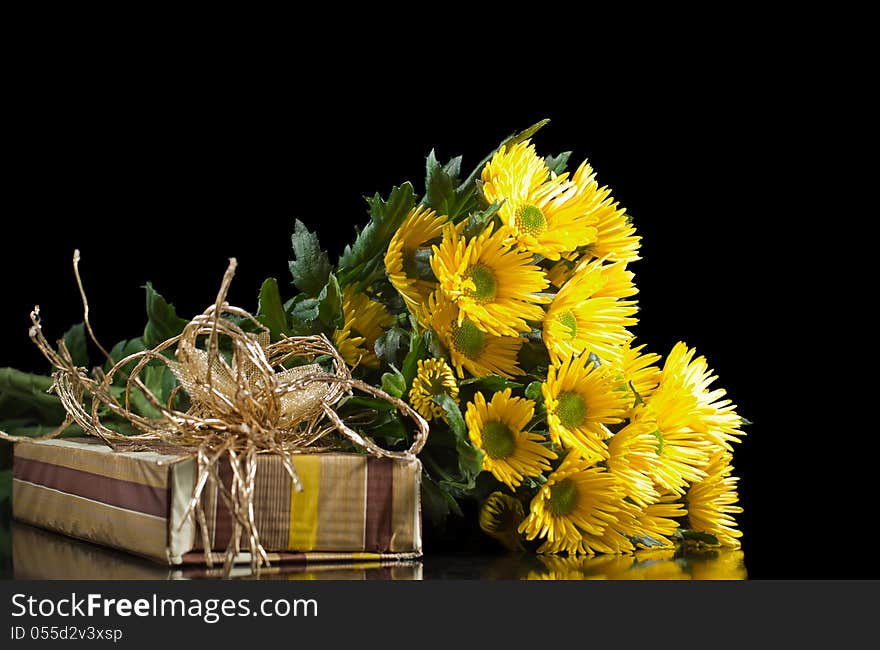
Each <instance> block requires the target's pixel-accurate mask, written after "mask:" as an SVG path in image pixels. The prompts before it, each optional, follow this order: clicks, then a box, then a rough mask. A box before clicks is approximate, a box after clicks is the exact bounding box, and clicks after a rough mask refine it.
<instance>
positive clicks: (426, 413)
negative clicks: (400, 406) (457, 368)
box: [409, 359, 458, 420]
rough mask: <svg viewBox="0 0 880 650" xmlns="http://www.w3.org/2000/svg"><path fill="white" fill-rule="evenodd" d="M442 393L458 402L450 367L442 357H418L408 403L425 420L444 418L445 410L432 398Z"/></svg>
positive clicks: (456, 389)
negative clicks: (416, 372) (416, 371)
mask: <svg viewBox="0 0 880 650" xmlns="http://www.w3.org/2000/svg"><path fill="white" fill-rule="evenodd" d="M443 394H446V395H449V396H450V397H451V398H452V399H453V400H455V401H456V402H458V384H456V383H455V375H453V374H452V368H450V367H449V366H448V365H447V363H446V362H445V361H444V360H443V359H426V360H422V359H420V360H419V366H418V374H417V375H416V378H415V379H413V383H412V389H411V390H410V391H409V403H410V404H412V407H413V408H414V409H415V410H417V411H418V412H419V413H420V414H421V415H422V416H423V417H424V418H425V419H426V420H431V419H433V418H438V417H439V418H443V419H444V420H445V419H446V412H445V411H444V410H443V407H442V406H440V405H439V404H437V403H436V402H435V401H434V399H433V398H434V397H435V396H436V395H443Z"/></svg>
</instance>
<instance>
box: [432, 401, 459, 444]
mask: <svg viewBox="0 0 880 650" xmlns="http://www.w3.org/2000/svg"><path fill="white" fill-rule="evenodd" d="M431 401H433V402H434V403H435V404H439V405H440V407H441V408H442V409H443V411H444V412H445V413H446V422H447V423H448V424H449V428H450V429H451V430H452V432H453V433H455V435H456V437H457V438H466V437H467V426H466V425H465V423H464V418H463V417H462V416H461V410H460V409H459V408H458V404H456V403H455V400H454V399H452V398H451V397H450V396H449V395H447V394H446V393H440V394H439V395H434V397H432V398H431Z"/></svg>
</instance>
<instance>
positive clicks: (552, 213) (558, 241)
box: [482, 141, 614, 260]
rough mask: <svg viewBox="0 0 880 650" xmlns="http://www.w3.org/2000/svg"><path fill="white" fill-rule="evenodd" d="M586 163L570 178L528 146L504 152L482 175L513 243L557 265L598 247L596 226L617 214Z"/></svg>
mask: <svg viewBox="0 0 880 650" xmlns="http://www.w3.org/2000/svg"><path fill="white" fill-rule="evenodd" d="M595 176H596V175H595V173H594V172H593V169H592V168H591V167H590V166H589V165H588V164H587V163H586V161H584V163H583V164H582V165H581V166H580V167H579V168H578V169H577V171H575V173H574V174H573V175H572V176H571V177H570V178H569V175H568V174H567V173H566V174H560V175H558V176H557V175H556V174H553V173H551V172H550V170H549V169H548V168H547V166H546V164H545V163H544V160H543V159H542V158H540V157H539V156H538V155H537V154H536V153H535V148H534V146H533V145H531V144H529V143H528V141H526V142H522V143H519V144H516V145H513V146H512V147H501V148H500V149H499V150H498V151H497V152H496V153H495V155H494V156H493V157H492V159H491V160H490V161H489V162H488V163H486V166H485V167H484V168H483V172H482V181H483V194H484V195H485V197H486V199H487V200H488V201H499V202H501V201H503V203H502V205H501V208H500V210H499V215H500V217H501V220H502V222H503V223H504V225H505V226H506V227H507V228H506V229H507V232H508V233H509V237H510V240H511V241H512V242H513V243H515V244H516V245H517V246H518V247H519V248H521V249H523V250H527V251H529V252H530V253H534V254H537V255H543V256H544V257H546V258H548V259H551V260H558V259H559V257H560V255H561V254H563V253H567V252H569V251H573V250H575V249H576V248H579V247H581V246H586V245H588V244H591V243H593V242H595V241H596V237H597V234H598V233H597V229H596V224H597V223H598V222H599V221H601V220H603V219H608V216H607V213H613V212H614V205H612V201H611V199H609V197H608V194H609V191H608V190H607V188H602V189H599V186H598V183H596V180H595Z"/></svg>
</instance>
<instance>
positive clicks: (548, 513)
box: [519, 453, 623, 553]
mask: <svg viewBox="0 0 880 650" xmlns="http://www.w3.org/2000/svg"><path fill="white" fill-rule="evenodd" d="M590 465H591V463H590V462H589V461H586V460H583V459H581V458H579V457H578V456H577V454H575V453H572V454H569V456H568V457H566V459H565V460H563V461H562V464H561V465H560V466H559V468H558V469H557V470H556V471H555V472H553V473H552V474H551V475H550V476H549V477H548V478H547V482H546V483H545V484H544V485H542V486H541V488H540V489H539V490H538V494H537V495H536V496H535V498H534V499H532V503H531V507H530V510H529V516H528V517H527V518H526V520H525V521H524V522H523V523H522V524H521V525H520V527H519V530H520V532H521V533H524V534H525V536H526V538H527V539H535V538H536V537H541V538H544V539H546V542H545V545H544V546H543V547H542V548H541V549H539V550H540V551H541V552H545V551H548V552H558V551H568V552H569V553H583V552H586V551H585V549H584V548H583V546H582V545H581V539H582V531H583V533H588V534H592V535H597V536H601V535H602V534H603V533H604V532H605V529H606V528H607V527H608V525H609V524H610V523H613V522H616V521H617V519H616V517H615V515H614V513H616V512H617V511H618V510H619V509H620V507H619V504H620V503H622V497H623V495H622V492H621V489H620V486H619V485H618V483H617V481H616V480H615V478H614V477H613V476H612V475H611V474H610V473H608V472H607V471H605V469H603V468H601V467H591V466H590Z"/></svg>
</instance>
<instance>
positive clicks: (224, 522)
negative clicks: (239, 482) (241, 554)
mask: <svg viewBox="0 0 880 650" xmlns="http://www.w3.org/2000/svg"><path fill="white" fill-rule="evenodd" d="M217 473H218V474H219V475H220V482H221V483H223V487H225V488H226V489H227V490H229V489H230V488H232V465H230V464H229V459H228V458H227V459H225V460H222V461H220V462H219V463H217ZM215 489H216V491H217V493H216V496H215V497H214V499H215V502H216V504H215V506H214V507H215V512H216V517H217V520H216V523H215V524H214V549H215V550H217V549H225V548H226V547H227V546H228V545H229V540H230V539H232V513H231V512H230V511H229V507H228V506H227V505H226V501H224V500H223V497H222V496H221V495H220V489H219V486H217V487H215Z"/></svg>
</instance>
